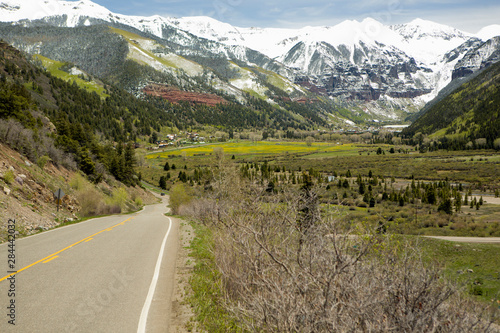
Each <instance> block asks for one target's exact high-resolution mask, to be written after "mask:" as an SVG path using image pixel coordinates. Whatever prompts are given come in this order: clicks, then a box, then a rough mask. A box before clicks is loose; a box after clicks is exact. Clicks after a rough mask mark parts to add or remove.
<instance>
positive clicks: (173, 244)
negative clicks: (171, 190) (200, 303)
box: [0, 203, 179, 332]
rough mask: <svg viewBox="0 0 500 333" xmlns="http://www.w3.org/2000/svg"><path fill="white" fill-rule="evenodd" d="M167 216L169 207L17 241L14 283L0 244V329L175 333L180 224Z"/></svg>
mask: <svg viewBox="0 0 500 333" xmlns="http://www.w3.org/2000/svg"><path fill="white" fill-rule="evenodd" d="M166 211H167V208H166V205H165V203H162V204H157V205H152V206H147V207H145V209H144V210H143V211H141V212H139V213H136V214H133V215H120V216H109V217H104V218H99V219H93V220H89V221H86V222H82V223H78V224H75V225H71V226H68V227H63V228H59V229H55V230H52V231H48V232H44V233H41V234H38V235H34V236H30V237H27V238H23V239H17V240H16V241H15V257H16V263H15V266H16V267H15V270H17V271H18V273H17V274H16V275H15V280H12V279H8V278H6V277H7V276H8V271H9V268H8V266H7V264H8V254H9V252H8V249H9V248H8V244H7V243H4V244H2V245H0V280H1V281H0V332H141V327H142V329H144V327H146V330H145V331H147V332H168V325H169V310H170V305H171V296H172V291H173V285H174V273H175V259H176V256H177V248H178V241H179V240H178V238H179V237H178V232H179V225H178V222H177V221H175V220H174V219H170V218H168V217H166V216H164V213H165V212H166ZM162 245H163V247H162ZM162 249H163V250H164V252H163V256H159V255H160V252H161V250H162ZM2 279H3V280H2ZM155 279H156V280H157V281H158V283H157V284H155V283H152V282H154V281H153V280H155ZM11 282H14V283H11ZM11 287H14V288H11ZM9 289H15V296H13V295H10V296H9ZM12 301H14V303H13V304H14V305H15V312H13V311H12V309H8V307H9V306H11V302H12ZM11 307H12V306H11ZM11 313H13V314H14V315H15V326H13V325H12V324H9V322H8V321H9V320H11V317H9V314H11ZM141 315H142V317H141Z"/></svg>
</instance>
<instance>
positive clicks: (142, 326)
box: [137, 216, 172, 333]
mask: <svg viewBox="0 0 500 333" xmlns="http://www.w3.org/2000/svg"><path fill="white" fill-rule="evenodd" d="M167 218H168V221H169V222H170V224H169V226H168V230H167V233H166V234H165V237H164V238H163V243H162V244H161V248H160V253H159V254H158V259H157V260H156V267H155V272H154V274H153V279H152V280H151V284H150V285H149V291H148V296H147V297H146V301H145V302H144V306H143V307H142V311H141V317H140V318H139V326H138V327H137V333H145V332H146V324H147V321H148V314H149V308H150V307H151V303H152V302H153V296H154V293H155V289H156V284H157V282H158V276H159V275H160V267H161V260H162V258H163V252H164V251H165V244H166V243H167V238H168V234H169V233H170V229H171V228H172V220H171V219H170V217H168V216H167Z"/></svg>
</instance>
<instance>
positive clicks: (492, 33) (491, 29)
mask: <svg viewBox="0 0 500 333" xmlns="http://www.w3.org/2000/svg"><path fill="white" fill-rule="evenodd" d="M497 36H500V24H492V25H488V26H486V27H484V28H482V29H481V30H479V32H478V33H477V34H476V37H477V38H480V39H482V40H484V41H487V40H488V39H491V38H493V37H497Z"/></svg>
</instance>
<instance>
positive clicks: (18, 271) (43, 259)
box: [0, 216, 134, 282]
mask: <svg viewBox="0 0 500 333" xmlns="http://www.w3.org/2000/svg"><path fill="white" fill-rule="evenodd" d="M133 218H134V216H132V217H130V218H128V219H126V220H125V221H122V222H120V223H118V224H116V225H114V226H112V227H111V228H106V229H103V230H101V231H98V232H96V233H95V234H93V235H90V236H88V237H85V238H84V239H82V240H79V241H78V242H76V243H73V244H71V245H70V246H67V247H65V248H64V249H62V250H59V251H57V252H54V253H52V254H51V255H48V256H46V257H45V258H42V259H40V260H38V261H35V262H34V263H32V264H30V265H28V266H25V267H23V268H21V269H19V270H17V271H16V272H15V273H10V274H9V275H6V276H4V277H3V278H1V279H0V282H2V281H3V280H6V279H8V278H10V277H11V276H13V275H16V274H18V273H20V272H22V271H24V270H26V269H28V268H30V267H33V266H35V265H36V264H39V263H41V262H45V261H47V260H48V259H49V258H51V257H53V256H55V255H58V254H59V253H61V252H64V251H66V250H67V249H70V248H72V247H73V246H76V245H78V244H80V243H82V242H88V241H89V240H91V239H92V237H94V236H96V235H99V234H100V233H101V232H104V231H107V230H111V229H113V228H114V227H116V226H119V225H123V224H125V222H127V221H130V220H131V219H133ZM53 259H54V258H53ZM51 260H52V259H51ZM47 262H48V261H47Z"/></svg>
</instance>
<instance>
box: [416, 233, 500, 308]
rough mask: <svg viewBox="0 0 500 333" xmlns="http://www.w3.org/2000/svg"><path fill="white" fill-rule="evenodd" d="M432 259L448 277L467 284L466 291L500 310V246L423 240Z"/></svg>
mask: <svg viewBox="0 0 500 333" xmlns="http://www.w3.org/2000/svg"><path fill="white" fill-rule="evenodd" d="M421 246H422V249H423V251H424V253H425V254H426V255H427V256H428V258H430V259H432V260H435V261H436V262H438V263H440V264H442V265H443V266H444V273H445V276H446V277H447V278H448V279H450V280H454V281H458V282H459V283H463V284H465V285H466V292H467V293H468V294H470V295H473V296H474V297H476V298H478V299H479V300H481V301H483V302H489V303H491V302H492V301H493V302H494V303H498V305H499V309H500V260H499V258H500V244H474V243H458V242H450V241H443V240H437V239H430V238H422V240H421Z"/></svg>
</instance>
